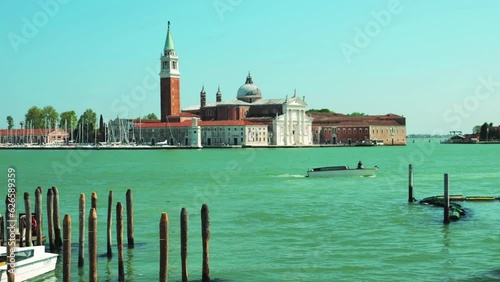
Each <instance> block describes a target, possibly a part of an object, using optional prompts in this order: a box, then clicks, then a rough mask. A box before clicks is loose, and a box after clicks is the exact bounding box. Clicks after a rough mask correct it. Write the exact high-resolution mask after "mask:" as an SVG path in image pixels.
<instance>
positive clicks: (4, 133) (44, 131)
mask: <svg viewBox="0 0 500 282" xmlns="http://www.w3.org/2000/svg"><path fill="white" fill-rule="evenodd" d="M59 130H60V129H59ZM52 131H54V130H53V129H11V130H8V129H0V136H8V135H12V136H16V135H17V136H22V135H24V136H28V135H34V136H44V135H47V134H49V133H50V132H52ZM63 131H64V130H63Z"/></svg>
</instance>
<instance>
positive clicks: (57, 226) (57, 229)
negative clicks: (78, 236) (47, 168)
mask: <svg viewBox="0 0 500 282" xmlns="http://www.w3.org/2000/svg"><path fill="white" fill-rule="evenodd" d="M52 193H53V194H54V202H53V204H54V214H53V216H54V243H55V246H56V248H57V249H60V248H61V247H62V238H61V215H60V209H59V190H58V189H57V187H55V186H54V187H52Z"/></svg>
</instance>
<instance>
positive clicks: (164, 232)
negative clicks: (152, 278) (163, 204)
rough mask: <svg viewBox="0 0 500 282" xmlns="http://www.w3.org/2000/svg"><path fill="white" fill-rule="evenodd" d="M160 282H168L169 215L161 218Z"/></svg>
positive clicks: (163, 214)
mask: <svg viewBox="0 0 500 282" xmlns="http://www.w3.org/2000/svg"><path fill="white" fill-rule="evenodd" d="M159 281H160V282H167V281H168V215H167V213H166V212H164V213H162V214H161V217H160V279H159Z"/></svg>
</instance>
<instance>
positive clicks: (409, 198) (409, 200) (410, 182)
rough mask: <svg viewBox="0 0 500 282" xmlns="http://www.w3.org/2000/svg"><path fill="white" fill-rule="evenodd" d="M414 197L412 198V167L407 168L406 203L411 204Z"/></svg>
mask: <svg viewBox="0 0 500 282" xmlns="http://www.w3.org/2000/svg"><path fill="white" fill-rule="evenodd" d="M414 201H415V197H413V165H412V164H410V165H409V166H408V202H409V203H413V202H414Z"/></svg>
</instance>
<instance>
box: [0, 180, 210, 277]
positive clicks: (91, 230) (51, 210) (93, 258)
mask: <svg viewBox="0 0 500 282" xmlns="http://www.w3.org/2000/svg"><path fill="white" fill-rule="evenodd" d="M132 201H133V199H132V191H131V190H130V189H129V190H127V193H126V213H127V248H129V249H133V248H134V230H133V226H134V216H133V203H132ZM7 203H8V198H6V207H7V206H8V205H7ZM112 206H113V191H110V192H109V195H108V215H107V257H108V258H111V257H112V247H111V242H112V236H111V229H112V211H113V208H112ZM24 207H25V216H26V218H25V220H24V221H23V224H19V241H18V245H19V246H30V245H32V244H35V245H43V244H44V239H45V237H44V236H43V233H42V230H43V229H42V188H41V187H38V188H37V189H36V190H35V213H34V218H35V220H34V221H33V223H36V228H33V229H32V219H31V216H32V213H31V204H30V197H29V193H24ZM7 212H8V210H7ZM85 213H86V212H85V194H80V200H79V232H78V235H79V240H78V267H79V268H80V267H83V266H84V249H85ZM6 214H7V213H6ZM59 214H60V209H59V191H58V189H57V187H52V188H51V189H49V190H48V191H47V223H48V233H49V246H50V251H51V252H59V251H60V250H61V248H62V259H63V281H71V242H72V238H71V227H72V222H71V216H70V215H69V214H65V215H64V219H63V229H62V232H61V226H60V216H59ZM180 217H181V218H180V219H181V223H180V228H181V264H182V281H183V282H187V281H188V270H187V241H188V236H187V234H188V212H187V210H186V209H185V208H182V209H181V214H180ZM3 221H4V220H3V218H2V217H1V216H0V224H1V226H2V227H1V228H0V241H1V243H2V244H6V240H5V238H6V237H5V236H4V234H7V233H4V224H3ZM201 225H202V246H203V265H202V281H203V282H205V281H210V268H209V241H210V215H209V210H208V206H207V205H206V204H203V205H202V208H201ZM6 227H7V221H5V228H6ZM23 229H25V231H26V232H25V231H24V230H23ZM30 230H33V231H34V232H33V233H34V234H35V236H36V237H35V238H34V240H33V237H32V232H30ZM159 231H160V232H159V233H160V237H159V246H160V259H159V261H160V271H159V281H161V282H166V281H168V250H169V248H168V233H169V232H168V231H169V222H168V215H167V213H165V212H164V213H162V214H161V217H160V223H159ZM23 233H25V236H23ZM123 234H124V223H123V205H122V203H121V202H117V204H116V243H117V249H118V281H125V268H124V254H123V248H124V247H123V245H124V239H123V238H124V237H123ZM61 235H62V238H61ZM23 237H24V238H23ZM23 239H24V240H23ZM97 245H98V243H97V194H96V193H95V192H93V193H92V197H91V208H90V213H89V216H88V256H89V258H88V261H89V279H88V281H90V282H97V281H98V275H97V257H98V252H97ZM14 279H15V277H10V276H9V282H11V281H12V282H13V281H14Z"/></svg>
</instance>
